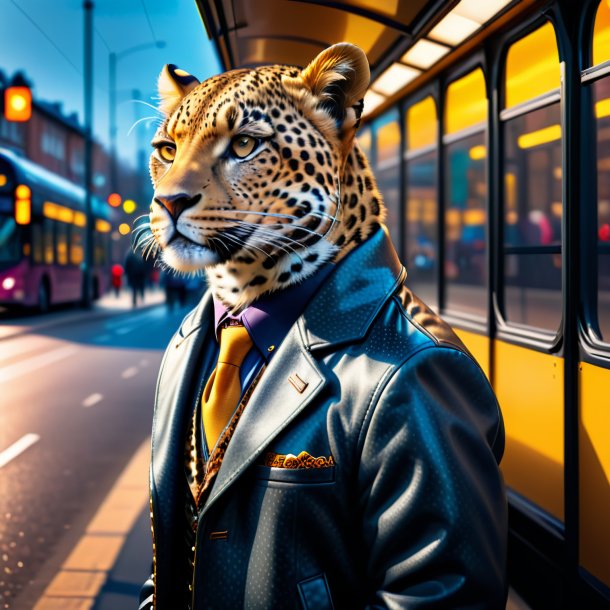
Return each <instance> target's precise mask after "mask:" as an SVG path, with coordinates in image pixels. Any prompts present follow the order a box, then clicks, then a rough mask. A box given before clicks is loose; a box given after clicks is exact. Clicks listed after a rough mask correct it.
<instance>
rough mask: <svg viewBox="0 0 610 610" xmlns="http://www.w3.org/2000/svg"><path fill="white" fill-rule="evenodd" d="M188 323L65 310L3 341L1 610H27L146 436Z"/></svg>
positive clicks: (172, 317)
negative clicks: (166, 364)
mask: <svg viewBox="0 0 610 610" xmlns="http://www.w3.org/2000/svg"><path fill="white" fill-rule="evenodd" d="M185 312H186V310H184V309H183V310H180V309H178V310H176V311H175V312H173V313H168V312H167V311H166V309H165V307H164V306H163V305H157V306H154V307H148V308H144V309H137V310H134V311H131V310H130V309H125V310H121V309H120V308H116V309H115V310H112V311H105V312H102V313H101V314H100V311H99V310H98V311H95V312H92V313H91V314H90V315H87V314H85V315H83V312H79V311H78V310H73V311H71V310H68V311H65V310H64V311H62V312H56V313H55V314H51V316H48V317H46V318H37V317H26V318H21V319H19V320H18V326H19V331H20V333H21V334H19V335H18V336H13V337H10V336H9V337H5V338H4V339H2V340H0V608H6V609H9V608H10V609H13V610H28V609H31V608H33V606H34V604H35V602H36V600H37V599H38V598H39V597H40V595H41V593H42V592H43V590H44V589H45V587H46V586H47V584H48V583H49V581H50V580H51V579H52V578H53V575H54V574H55V573H56V572H57V570H58V569H59V566H61V564H62V561H63V560H64V559H65V557H66V556H67V555H68V553H69V552H70V550H71V549H72V548H73V547H74V546H75V544H76V543H77V542H78V540H79V538H80V537H81V536H82V534H83V531H84V528H85V526H86V524H87V523H88V522H89V520H90V519H91V517H92V515H93V514H94V513H95V511H96V509H97V507H98V506H99V505H100V503H101V502H102V500H103V499H104V498H105V496H106V495H107V494H108V492H109V490H110V489H111V487H112V486H113V483H114V482H115V480H116V479H117V477H118V475H119V473H120V472H121V471H122V469H123V468H124V466H125V464H126V463H127V462H128V461H129V459H130V458H131V456H132V455H133V454H134V452H136V450H137V449H138V447H140V445H141V444H142V443H143V442H144V441H145V440H146V438H147V437H148V436H149V435H150V429H151V422H152V404H153V395H154V387H155V381H156V375H157V371H158V368H159V364H160V361H161V357H162V355H163V350H164V348H165V346H166V345H167V343H168V342H169V339H170V337H171V335H172V334H173V332H174V331H175V329H176V328H177V327H178V325H179V323H180V320H181V319H182V317H183V316H184V314H185ZM3 324H5V325H8V326H10V320H9V318H8V316H6V315H3V316H2V319H0V326H2V325H3ZM143 484H144V482H143ZM144 552H148V550H144Z"/></svg>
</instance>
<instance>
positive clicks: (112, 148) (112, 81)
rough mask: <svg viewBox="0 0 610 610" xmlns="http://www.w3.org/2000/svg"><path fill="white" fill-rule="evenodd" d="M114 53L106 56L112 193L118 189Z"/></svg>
mask: <svg viewBox="0 0 610 610" xmlns="http://www.w3.org/2000/svg"><path fill="white" fill-rule="evenodd" d="M116 62H117V56H116V53H114V52H113V53H110V55H109V56H108V72H109V78H108V80H109V83H110V87H109V89H110V100H109V105H108V107H109V109H110V117H109V118H110V121H109V122H110V128H109V131H110V190H111V191H112V192H113V193H116V192H117V191H118V188H119V186H118V178H117V163H116V134H117V127H116Z"/></svg>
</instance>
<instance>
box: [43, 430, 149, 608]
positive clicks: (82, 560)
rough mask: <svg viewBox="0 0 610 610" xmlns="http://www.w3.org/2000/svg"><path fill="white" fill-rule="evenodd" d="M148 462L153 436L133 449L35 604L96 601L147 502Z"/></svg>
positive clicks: (56, 605)
mask: <svg viewBox="0 0 610 610" xmlns="http://www.w3.org/2000/svg"><path fill="white" fill-rule="evenodd" d="M149 463H150V438H149V439H147V440H145V441H144V442H143V443H142V444H141V445H140V447H139V448H138V450H137V451H136V453H135V454H134V455H133V457H132V458H131V460H130V461H129V464H127V466H126V467H125V470H123V472H122V473H121V475H120V476H119V478H118V479H117V481H116V483H115V484H114V486H113V488H112V489H111V490H110V492H109V493H108V495H107V496H106V498H105V499H104V501H103V503H102V505H101V506H100V508H99V509H98V511H97V512H96V513H95V515H94V517H93V519H92V520H91V521H90V523H89V525H88V526H87V529H86V531H85V533H84V534H83V536H82V537H81V539H80V540H79V541H78V542H77V544H76V545H75V547H74V548H73V549H72V551H71V552H70V555H68V558H67V559H66V560H65V561H64V563H63V565H62V566H61V568H60V570H59V572H57V574H56V575H55V577H54V578H53V580H52V581H51V582H50V584H49V586H48V587H47V588H46V590H45V591H44V593H43V594H42V597H41V598H40V599H39V600H38V602H37V603H36V605H35V606H34V610H57V609H58V608H75V609H78V610H81V608H82V609H83V610H84V609H87V608H91V607H92V606H93V604H94V602H95V599H96V598H97V596H98V595H99V592H100V591H101V590H102V587H103V586H104V583H105V582H106V579H107V578H108V574H109V573H110V571H111V570H112V568H113V567H114V565H115V563H116V560H117V557H118V555H119V553H120V552H121V549H122V547H123V545H124V544H125V540H126V539H127V536H128V535H129V532H130V531H131V530H132V528H133V526H134V524H135V522H136V519H137V518H138V517H139V516H140V515H141V514H142V511H143V510H144V509H145V507H146V506H147V505H148V493H147V490H148V485H147V480H148V466H149Z"/></svg>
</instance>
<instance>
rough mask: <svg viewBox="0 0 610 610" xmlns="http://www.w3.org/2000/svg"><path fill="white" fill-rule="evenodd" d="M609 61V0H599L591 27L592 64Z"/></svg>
mask: <svg viewBox="0 0 610 610" xmlns="http://www.w3.org/2000/svg"><path fill="white" fill-rule="evenodd" d="M605 61H610V2H608V0H605V1H604V0H601V2H600V3H599V8H598V9H597V15H596V16H595V26H594V28H593V65H594V66H597V65H599V64H602V63H604V62H605Z"/></svg>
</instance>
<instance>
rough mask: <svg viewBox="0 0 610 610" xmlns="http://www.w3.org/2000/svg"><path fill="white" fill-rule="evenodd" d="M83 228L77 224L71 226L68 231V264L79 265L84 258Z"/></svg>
mask: <svg viewBox="0 0 610 610" xmlns="http://www.w3.org/2000/svg"><path fill="white" fill-rule="evenodd" d="M83 243H84V229H83V227H79V226H76V225H74V226H72V230H71V231H70V264H71V265H80V264H81V263H82V262H83V260H84V256H85V254H84V248H83Z"/></svg>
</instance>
